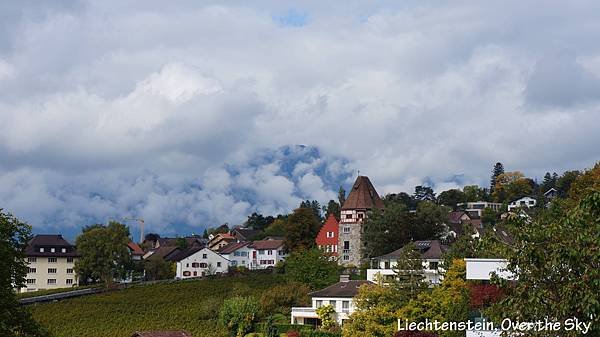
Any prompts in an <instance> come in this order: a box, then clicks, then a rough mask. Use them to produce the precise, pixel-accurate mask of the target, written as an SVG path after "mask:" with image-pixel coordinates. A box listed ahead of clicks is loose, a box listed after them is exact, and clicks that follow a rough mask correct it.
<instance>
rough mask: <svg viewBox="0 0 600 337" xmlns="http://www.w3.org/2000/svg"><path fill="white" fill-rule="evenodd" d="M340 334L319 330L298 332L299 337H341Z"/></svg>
mask: <svg viewBox="0 0 600 337" xmlns="http://www.w3.org/2000/svg"><path fill="white" fill-rule="evenodd" d="M341 336H342V334H341V333H340V332H332V331H319V330H312V331H311V330H302V331H300V337H341Z"/></svg>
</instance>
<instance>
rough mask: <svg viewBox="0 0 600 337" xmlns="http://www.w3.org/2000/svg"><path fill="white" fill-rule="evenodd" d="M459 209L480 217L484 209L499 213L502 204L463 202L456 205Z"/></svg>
mask: <svg viewBox="0 0 600 337" xmlns="http://www.w3.org/2000/svg"><path fill="white" fill-rule="evenodd" d="M458 206H460V207H461V208H463V209H464V210H465V211H466V212H469V213H470V214H473V215H476V216H479V217H481V215H482V214H483V210H484V209H486V208H490V209H492V210H494V211H495V212H499V211H500V210H502V204H501V203H498V202H489V201H471V202H465V203H462V204H458Z"/></svg>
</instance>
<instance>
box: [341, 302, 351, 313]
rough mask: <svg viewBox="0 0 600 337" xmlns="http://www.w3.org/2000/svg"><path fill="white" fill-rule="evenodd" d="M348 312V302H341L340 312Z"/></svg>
mask: <svg viewBox="0 0 600 337" xmlns="http://www.w3.org/2000/svg"><path fill="white" fill-rule="evenodd" d="M349 311H350V301H342V312H346V313H347V312H349Z"/></svg>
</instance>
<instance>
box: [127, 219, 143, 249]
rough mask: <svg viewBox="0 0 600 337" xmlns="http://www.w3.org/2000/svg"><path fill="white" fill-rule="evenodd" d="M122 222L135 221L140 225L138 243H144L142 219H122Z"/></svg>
mask: <svg viewBox="0 0 600 337" xmlns="http://www.w3.org/2000/svg"><path fill="white" fill-rule="evenodd" d="M123 221H137V222H138V223H139V224H140V241H139V242H140V243H142V242H144V219H142V218H123Z"/></svg>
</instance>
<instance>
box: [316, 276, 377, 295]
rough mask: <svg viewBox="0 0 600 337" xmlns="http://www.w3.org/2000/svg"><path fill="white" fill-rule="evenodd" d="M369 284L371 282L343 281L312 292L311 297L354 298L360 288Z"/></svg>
mask: <svg viewBox="0 0 600 337" xmlns="http://www.w3.org/2000/svg"><path fill="white" fill-rule="evenodd" d="M369 283H371V282H369V281H367V280H352V281H342V282H338V283H336V284H332V285H330V286H329V287H327V288H324V289H321V290H318V291H315V292H312V293H310V294H309V295H310V296H312V297H354V296H356V294H358V288H360V286H362V285H363V284H369Z"/></svg>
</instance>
